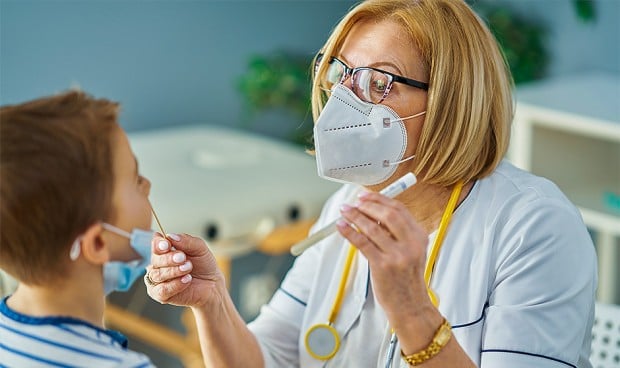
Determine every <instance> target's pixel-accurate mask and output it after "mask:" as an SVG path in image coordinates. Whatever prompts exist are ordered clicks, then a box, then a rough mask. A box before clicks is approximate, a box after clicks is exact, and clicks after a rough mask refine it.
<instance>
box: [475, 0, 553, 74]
mask: <svg viewBox="0 0 620 368" xmlns="http://www.w3.org/2000/svg"><path fill="white" fill-rule="evenodd" d="M474 9H475V10H476V12H477V13H478V14H479V15H480V16H481V18H482V19H484V20H485V21H486V22H487V24H488V26H489V28H490V29H491V32H492V33H493V35H494V36H495V38H497V41H498V43H499V45H500V47H501V49H502V51H503V52H504V55H505V57H506V61H507V62H508V65H509V66H510V71H511V72H512V77H513V78H514V81H515V84H519V83H523V82H527V81H531V80H535V79H539V78H541V77H543V76H544V74H545V71H546V68H547V65H548V62H549V54H548V52H547V49H546V48H545V45H544V41H545V37H546V36H547V30H546V28H545V27H544V25H542V24H541V23H538V22H536V21H534V20H531V19H526V18H523V17H521V16H518V15H517V14H515V13H514V12H513V11H512V10H511V9H510V8H508V7H506V6H499V5H496V4H492V3H491V2H478V3H476V4H475V5H474Z"/></svg>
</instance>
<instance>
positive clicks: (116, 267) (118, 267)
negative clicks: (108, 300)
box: [69, 223, 153, 295]
mask: <svg viewBox="0 0 620 368" xmlns="http://www.w3.org/2000/svg"><path fill="white" fill-rule="evenodd" d="M102 226H103V228H104V229H106V230H108V231H111V232H113V233H115V234H118V235H121V236H124V237H126V238H129V245H131V247H132V248H133V249H134V250H135V251H136V252H137V253H138V254H139V255H140V256H141V257H142V259H137V260H134V261H129V262H121V261H110V262H106V264H104V265H103V288H104V292H105V294H106V295H108V294H109V293H111V292H112V291H127V290H129V288H131V285H133V283H134V282H135V281H136V280H137V279H138V278H140V277H141V276H142V275H143V274H144V271H145V269H146V266H148V265H149V264H150V263H151V239H152V238H153V232H152V231H150V230H142V229H133V230H132V232H131V233H128V232H127V231H124V230H122V229H119V228H118V227H116V226H113V225H110V224H106V223H102ZM79 255H80V242H79V239H78V240H76V241H75V242H74V243H73V246H72V247H71V252H70V253H69V256H70V258H71V259H72V260H76V259H77V257H78V256H79Z"/></svg>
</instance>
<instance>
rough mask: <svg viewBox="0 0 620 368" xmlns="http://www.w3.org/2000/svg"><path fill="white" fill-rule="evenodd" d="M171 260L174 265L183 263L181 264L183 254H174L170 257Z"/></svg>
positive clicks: (183, 258) (183, 257) (183, 259)
mask: <svg viewBox="0 0 620 368" xmlns="http://www.w3.org/2000/svg"><path fill="white" fill-rule="evenodd" d="M172 260H173V261H174V262H175V263H183V262H185V253H175V254H174V255H173V256H172Z"/></svg>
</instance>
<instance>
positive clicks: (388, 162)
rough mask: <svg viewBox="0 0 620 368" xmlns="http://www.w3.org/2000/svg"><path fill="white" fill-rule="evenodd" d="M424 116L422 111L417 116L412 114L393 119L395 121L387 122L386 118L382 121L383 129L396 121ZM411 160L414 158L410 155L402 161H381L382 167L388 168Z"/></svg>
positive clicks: (424, 112)
mask: <svg viewBox="0 0 620 368" xmlns="http://www.w3.org/2000/svg"><path fill="white" fill-rule="evenodd" d="M424 114H426V111H422V112H419V113H417V114H413V115H411V116H407V117H404V118H400V119H395V120H389V119H388V118H385V119H383V127H384V128H387V127H389V126H390V125H391V124H392V123H395V122H397V121H404V120H407V119H413V118H417V117H418V116H422V115H424ZM413 158H415V155H411V156H409V157H406V158H404V159H402V160H399V161H394V162H390V160H383V167H388V166H394V165H398V164H402V163H403V162H406V161H409V160H412V159H413Z"/></svg>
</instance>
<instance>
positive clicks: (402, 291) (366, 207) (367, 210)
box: [337, 192, 431, 318]
mask: <svg viewBox="0 0 620 368" xmlns="http://www.w3.org/2000/svg"><path fill="white" fill-rule="evenodd" d="M341 213H342V216H343V218H344V219H345V220H346V221H340V222H339V223H338V224H337V227H338V231H339V232H340V234H342V236H344V237H345V238H346V239H348V240H349V241H350V242H351V244H353V245H354V246H355V247H357V248H358V249H359V250H360V252H362V254H364V256H365V257H366V259H368V265H369V267H370V277H371V279H372V287H373V290H374V292H375V295H376V297H377V300H378V301H379V303H380V304H381V306H382V307H383V309H384V310H385V312H386V314H387V316H388V318H390V317H393V318H398V315H399V313H403V312H405V311H406V313H411V312H414V311H415V308H416V307H419V308H424V307H428V306H429V304H430V303H431V301H430V298H429V297H428V295H427V291H426V285H425V282H424V266H425V262H426V247H427V244H428V234H427V233H426V231H425V230H424V229H423V228H422V227H421V225H420V224H419V223H417V222H416V221H415V219H414V218H413V216H412V215H411V213H410V212H409V210H408V209H407V208H406V207H405V206H404V205H403V204H402V203H400V202H398V201H396V200H394V199H390V198H388V197H385V196H383V195H381V194H379V193H374V192H365V193H363V194H362V195H360V197H359V203H358V204H357V205H356V206H349V205H343V206H342V207H341ZM351 225H354V226H355V228H353V227H352V226H351ZM356 229H357V230H356ZM412 308H413V309H412Z"/></svg>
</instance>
